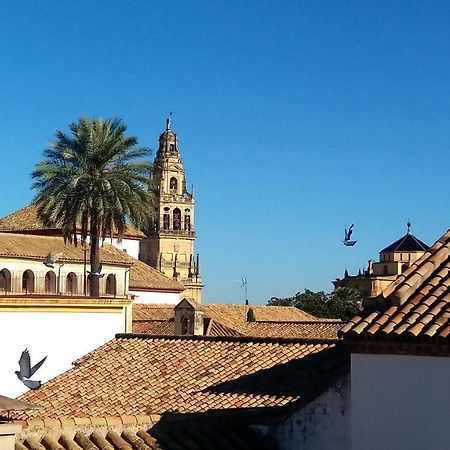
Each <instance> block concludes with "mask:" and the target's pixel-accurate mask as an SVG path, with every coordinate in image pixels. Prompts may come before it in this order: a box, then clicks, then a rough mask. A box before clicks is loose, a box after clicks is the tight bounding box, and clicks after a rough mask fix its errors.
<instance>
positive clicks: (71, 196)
mask: <svg viewBox="0 0 450 450" xmlns="http://www.w3.org/2000/svg"><path fill="white" fill-rule="evenodd" d="M126 129H127V127H126V125H125V124H124V123H122V122H121V121H120V120H119V119H108V120H102V119H91V118H88V117H82V118H80V119H79V120H78V122H75V123H72V124H71V125H70V130H71V134H70V135H67V134H65V133H63V132H62V131H57V132H56V139H55V141H54V142H52V143H51V144H50V146H49V148H47V149H46V150H45V151H44V156H45V160H44V161H41V162H39V163H38V164H37V165H36V169H35V171H34V172H33V174H32V177H33V179H34V184H33V188H34V189H35V190H36V191H37V192H36V196H35V199H34V201H35V203H36V204H37V207H38V215H39V217H40V219H41V220H42V221H43V223H44V224H45V225H46V226H51V227H58V228H61V229H62V232H63V236H64V239H65V240H68V241H69V242H71V243H72V242H73V243H74V244H75V245H77V233H78V234H79V235H80V238H81V241H82V242H83V243H85V242H86V239H87V237H88V236H89V237H90V266H91V274H99V272H100V269H101V261H100V240H103V239H105V238H106V237H112V236H113V235H116V236H117V238H118V240H119V241H120V240H121V239H122V237H123V234H124V231H125V227H126V219H127V218H129V219H130V221H131V222H132V223H133V224H134V225H136V226H141V227H148V225H149V220H150V217H149V216H150V202H151V200H152V199H151V197H152V194H151V191H150V190H149V189H148V186H149V183H150V171H151V165H150V164H149V163H148V162H146V161H144V160H143V159H142V158H143V157H145V156H147V155H148V153H149V152H148V149H146V148H140V147H138V146H137V143H138V141H137V138H136V137H132V136H125V131H126ZM99 293H100V291H99V277H98V276H91V277H90V295H91V296H93V297H98V296H99Z"/></svg>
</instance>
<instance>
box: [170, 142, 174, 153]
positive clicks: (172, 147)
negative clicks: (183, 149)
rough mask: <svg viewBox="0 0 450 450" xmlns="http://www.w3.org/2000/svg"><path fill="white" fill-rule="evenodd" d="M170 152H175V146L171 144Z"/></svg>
mask: <svg viewBox="0 0 450 450" xmlns="http://www.w3.org/2000/svg"><path fill="white" fill-rule="evenodd" d="M169 148H170V151H171V152H172V153H173V152H174V151H175V144H170V147H169Z"/></svg>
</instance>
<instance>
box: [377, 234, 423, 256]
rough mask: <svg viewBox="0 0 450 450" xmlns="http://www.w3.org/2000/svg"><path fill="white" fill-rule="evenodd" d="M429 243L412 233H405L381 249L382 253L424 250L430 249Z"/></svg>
mask: <svg viewBox="0 0 450 450" xmlns="http://www.w3.org/2000/svg"><path fill="white" fill-rule="evenodd" d="M428 248H429V247H428V245H427V244H425V243H424V242H422V241H421V240H420V239H417V238H416V237H415V236H414V235H412V234H411V233H407V234H405V235H404V236H403V237H401V238H400V239H398V240H397V241H395V242H393V243H392V244H391V245H389V246H388V247H386V248H384V249H383V250H381V252H380V253H392V252H424V251H426V250H428Z"/></svg>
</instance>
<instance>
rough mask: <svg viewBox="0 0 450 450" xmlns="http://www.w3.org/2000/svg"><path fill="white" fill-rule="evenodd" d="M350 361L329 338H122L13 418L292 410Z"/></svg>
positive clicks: (33, 394) (32, 395) (30, 396)
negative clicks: (285, 407)
mask: <svg viewBox="0 0 450 450" xmlns="http://www.w3.org/2000/svg"><path fill="white" fill-rule="evenodd" d="M306 356H308V358H305V357H306ZM348 363H349V360H348V355H347V351H346V350H345V348H344V347H342V346H341V345H339V346H337V345H336V344H333V342H332V341H327V340H321V341H316V342H307V341H305V340H286V339H258V338H236V337H226V338H211V337H210V338H207V337H201V338H200V337H195V338H194V337H190V338H186V337H183V338H181V337H178V338H174V337H171V338H155V337H147V336H144V335H118V338H116V339H114V340H112V341H110V342H109V343H107V344H105V345H103V346H102V347H100V348H98V349H97V350H94V351H93V352H91V353H90V354H88V355H86V356H85V357H83V358H81V359H79V360H78V361H77V362H76V363H75V367H74V368H72V369H71V370H69V371H68V372H65V373H64V374H62V375H60V376H58V377H56V378H54V379H53V380H51V381H49V382H47V383H45V384H44V385H43V386H42V387H41V388H40V389H39V390H38V391H29V392H27V393H26V394H25V395H23V396H22V397H21V398H22V399H23V400H25V401H29V402H34V403H37V404H39V406H41V407H42V409H40V410H38V411H29V412H26V413H17V414H18V415H17V416H16V417H17V418H21V419H27V418H28V419H30V418H33V417H40V418H60V417H80V418H81V417H93V416H109V415H110V416H120V415H130V416H133V415H137V414H144V415H145V414H161V413H165V412H168V411H179V412H202V411H208V410H210V409H233V408H236V407H237V405H238V404H239V405H241V406H239V407H250V406H251V407H263V406H276V405H287V404H289V403H292V402H293V401H297V400H302V401H304V400H308V399H311V398H313V397H315V396H317V395H318V394H319V393H320V392H322V391H323V390H325V389H326V388H327V387H328V386H329V385H330V383H331V382H334V381H337V379H339V378H340V377H342V376H343V374H345V373H346V372H347V370H348ZM299 374H301V376H299ZM280 379H283V383H279V382H278V381H279V380H280ZM90 394H93V395H90ZM308 401H309V400H308Z"/></svg>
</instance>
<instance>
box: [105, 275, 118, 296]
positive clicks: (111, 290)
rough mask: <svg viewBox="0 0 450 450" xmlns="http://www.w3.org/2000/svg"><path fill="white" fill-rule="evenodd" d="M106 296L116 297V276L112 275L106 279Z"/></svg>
mask: <svg viewBox="0 0 450 450" xmlns="http://www.w3.org/2000/svg"><path fill="white" fill-rule="evenodd" d="M106 295H114V296H116V276H115V275H113V274H109V275H108V276H107V277H106Z"/></svg>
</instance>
